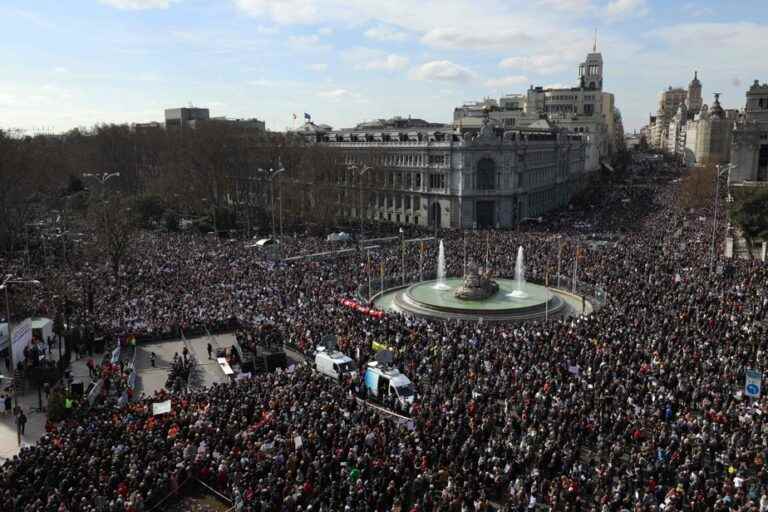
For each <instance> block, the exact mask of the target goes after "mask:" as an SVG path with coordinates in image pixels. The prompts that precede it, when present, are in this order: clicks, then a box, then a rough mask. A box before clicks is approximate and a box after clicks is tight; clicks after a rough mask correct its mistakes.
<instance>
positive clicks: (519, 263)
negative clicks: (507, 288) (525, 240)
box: [507, 245, 528, 299]
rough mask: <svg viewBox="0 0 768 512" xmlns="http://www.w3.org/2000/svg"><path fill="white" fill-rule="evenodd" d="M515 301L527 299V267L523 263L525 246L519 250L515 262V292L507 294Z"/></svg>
mask: <svg viewBox="0 0 768 512" xmlns="http://www.w3.org/2000/svg"><path fill="white" fill-rule="evenodd" d="M507 296H508V297H512V298H513V299H527V298H528V294H527V293H525V265H524V263H523V246H522V245H521V246H520V247H518V248H517V259H516V260H515V290H514V291H513V292H512V293H508V294H507Z"/></svg>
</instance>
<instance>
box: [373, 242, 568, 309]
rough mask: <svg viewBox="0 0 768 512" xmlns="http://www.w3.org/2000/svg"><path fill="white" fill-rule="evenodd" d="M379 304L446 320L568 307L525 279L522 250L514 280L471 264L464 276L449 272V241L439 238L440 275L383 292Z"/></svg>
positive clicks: (468, 265)
mask: <svg viewBox="0 0 768 512" xmlns="http://www.w3.org/2000/svg"><path fill="white" fill-rule="evenodd" d="M374 305H375V307H377V308H379V309H382V310H386V311H394V312H397V313H405V314H408V315H413V316H416V317H421V318H435V319H441V320H448V319H451V320H453V319H460V320H472V321H479V319H481V318H482V319H483V321H505V322H508V321H521V320H530V319H544V318H547V317H553V316H557V315H560V314H563V313H564V312H567V311H568V305H567V304H566V302H565V301H564V300H563V299H562V298H561V297H559V296H558V295H557V294H550V293H549V290H548V289H547V288H546V287H545V286H541V285H538V284H535V283H527V282H526V281H525V266H524V261H523V248H522V247H519V248H518V250H517V261H516V264H515V276H514V279H505V278H500V277H495V276H494V275H493V271H492V270H491V269H490V268H484V269H481V268H480V266H479V265H478V264H477V263H475V262H471V261H470V262H467V268H466V270H465V274H464V276H463V277H448V276H447V275H446V261H445V245H444V243H443V242H442V241H440V243H439V246H438V257H437V279H435V280H430V281H422V282H418V283H414V284H411V285H409V286H406V287H402V288H401V287H398V288H396V289H393V290H391V291H388V292H385V293H383V294H380V296H379V297H378V298H377V299H376V300H375V301H374Z"/></svg>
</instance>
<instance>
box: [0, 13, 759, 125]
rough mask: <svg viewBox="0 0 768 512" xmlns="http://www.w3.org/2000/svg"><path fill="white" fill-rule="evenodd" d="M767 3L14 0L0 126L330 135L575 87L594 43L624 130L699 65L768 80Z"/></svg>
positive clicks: (0, 77) (4, 29) (731, 81)
mask: <svg viewBox="0 0 768 512" xmlns="http://www.w3.org/2000/svg"><path fill="white" fill-rule="evenodd" d="M766 20H768V2H767V1H765V0H731V1H729V2H720V1H713V0H698V1H695V0H693V1H676V0H528V1H525V2H522V1H517V0H441V1H417V0H409V1H406V0H376V1H369V0H322V1H321V0H2V1H1V2H0V34H1V35H0V42H2V45H0V127H2V128H22V129H26V130H30V131H35V130H47V131H63V130H67V129H69V128H72V127H75V126H89V125H93V124H95V123H100V122H138V121H152V120H161V119H162V117H163V109H164V108H167V107H176V106H184V105H188V104H190V103H192V104H194V105H196V106H207V107H209V108H210V109H211V115H217V116H220V115H226V116H228V117H258V118H261V119H265V120H266V122H267V126H268V128H270V129H275V130H282V129H284V128H285V127H286V126H290V125H291V124H292V114H293V113H296V114H297V115H298V117H299V120H301V118H302V116H303V113H304V112H308V113H310V114H311V115H312V118H313V120H315V121H317V122H321V123H327V124H330V125H332V126H334V127H344V126H351V125H353V124H356V123H357V122H360V121H363V120H367V119H374V118H380V117H389V116H393V115H402V116H407V115H413V116H414V117H422V118H425V119H428V120H431V121H436V122H448V121H450V119H451V116H452V110H453V107H455V106H457V105H459V104H461V103H463V102H464V101H469V100H476V99H481V98H482V97H484V96H491V97H498V96H499V95H501V94H504V93H514V92H523V91H525V90H526V89H527V88H528V86H529V85H530V84H535V85H543V86H547V85H556V84H563V85H567V86H571V85H575V84H576V81H577V80H576V77H577V69H578V64H579V62H581V60H582V59H583V57H584V55H585V54H586V53H587V52H588V51H589V50H590V49H591V46H592V37H593V31H594V29H595V28H597V29H598V34H599V35H598V49H599V50H600V51H601V52H602V53H603V58H604V61H605V66H606V69H605V89H606V90H607V91H610V92H613V93H615V95H616V103H617V106H618V107H619V108H620V109H621V111H622V113H623V115H624V122H625V126H626V127H627V128H628V129H630V130H631V129H635V128H639V127H640V126H641V125H643V124H645V122H646V121H647V115H648V113H649V112H651V111H652V110H654V109H655V107H656V102H657V98H658V95H659V92H660V91H661V90H662V89H663V88H665V87H667V86H668V85H675V86H678V85H681V86H682V85H686V84H687V83H688V81H689V80H690V78H691V77H692V75H693V70H694V69H697V70H698V71H699V77H700V79H701V81H702V83H703V86H704V96H705V102H706V103H711V100H712V93H714V92H721V93H723V97H722V103H723V104H724V106H726V107H730V108H743V105H744V92H745V90H746V88H747V87H748V86H749V85H750V84H751V83H752V82H753V80H755V79H760V80H761V81H768V59H766V56H768V36H766V34H768V23H766Z"/></svg>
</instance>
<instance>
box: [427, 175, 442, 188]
mask: <svg viewBox="0 0 768 512" xmlns="http://www.w3.org/2000/svg"><path fill="white" fill-rule="evenodd" d="M429 188H431V189H443V188H445V175H444V174H441V173H434V172H433V173H431V174H430V175H429Z"/></svg>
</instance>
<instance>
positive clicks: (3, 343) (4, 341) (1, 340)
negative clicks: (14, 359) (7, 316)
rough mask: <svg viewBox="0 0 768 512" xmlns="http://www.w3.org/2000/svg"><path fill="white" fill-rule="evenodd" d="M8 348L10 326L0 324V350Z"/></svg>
mask: <svg viewBox="0 0 768 512" xmlns="http://www.w3.org/2000/svg"><path fill="white" fill-rule="evenodd" d="M6 348H8V324H7V323H2V324H0V350H5V349H6Z"/></svg>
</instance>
